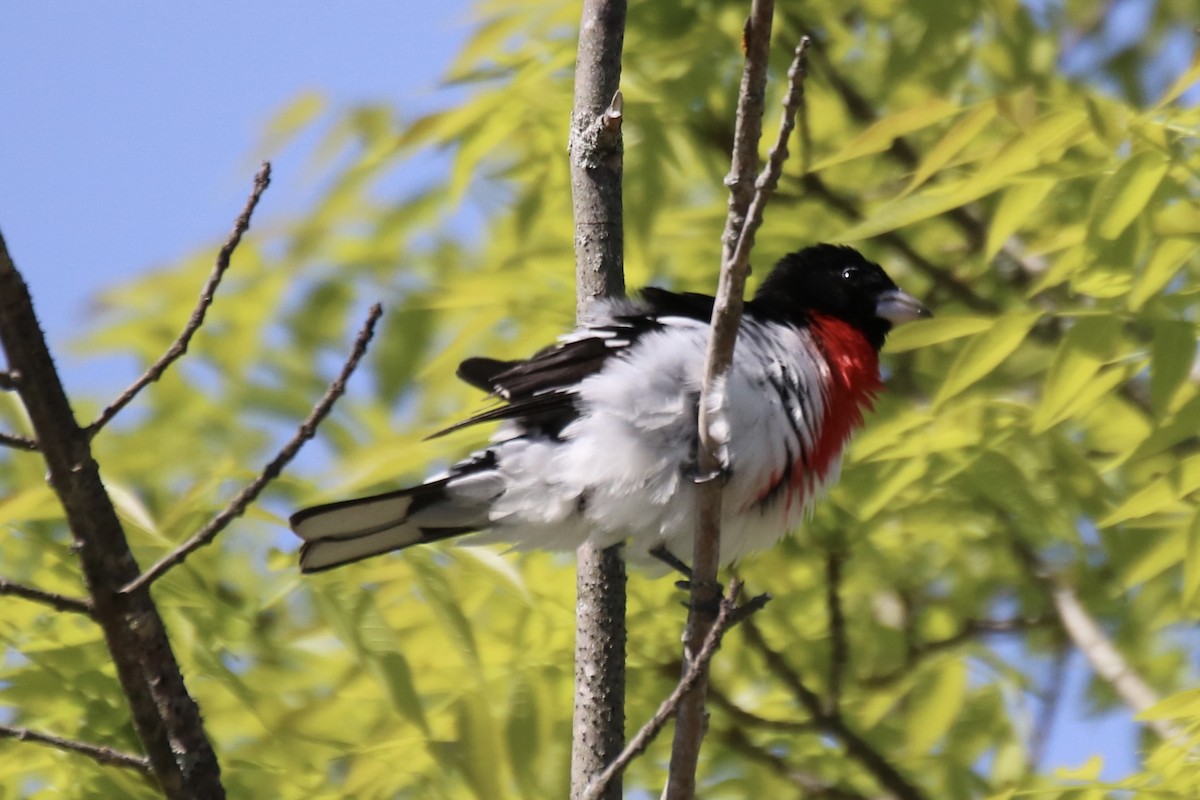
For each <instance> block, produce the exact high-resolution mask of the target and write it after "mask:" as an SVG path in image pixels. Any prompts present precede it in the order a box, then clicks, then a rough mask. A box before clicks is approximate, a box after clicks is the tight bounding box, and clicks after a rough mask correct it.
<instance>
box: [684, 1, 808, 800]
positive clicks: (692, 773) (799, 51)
mask: <svg viewBox="0 0 1200 800" xmlns="http://www.w3.org/2000/svg"><path fill="white" fill-rule="evenodd" d="M774 11H775V6H774V2H773V0H753V2H752V4H751V9H750V18H749V20H748V21H747V24H746V29H745V35H744V41H745V46H746V64H745V68H744V71H743V73H742V85H741V90H740V91H739V94H738V111H737V125H736V129H735V132H734V145H733V157H732V169H731V172H730V175H731V178H730V179H726V182H727V183H729V184H730V200H729V214H728V217H727V219H726V227H725V230H726V235H725V237H724V251H723V256H722V262H721V275H720V279H719V285H718V288H717V297H716V301H715V303H714V304H713V318H712V334H711V336H710V338H709V342H708V352H707V354H706V358H705V366H704V380H703V383H702V386H701V391H700V400H699V437H700V446H699V448H698V453H697V469H698V472H699V474H700V475H701V476H702V479H701V481H700V483H699V486H698V491H697V527H696V535H695V540H694V541H695V543H694V549H693V555H692V582H691V583H692V594H691V604H690V607H689V611H688V621H687V627H686V629H685V631H684V664H685V665H690V664H691V662H692V660H693V657H694V654H695V653H696V652H698V651H699V648H700V647H701V645H702V643H703V642H704V640H705V637H706V634H707V632H708V630H709V629H710V628H711V626H712V625H713V623H714V615H713V608H714V603H715V601H716V599H717V594H718V593H717V590H716V576H717V566H718V564H719V563H720V520H721V489H722V485H721V482H720V480H719V479H718V478H719V476H720V475H721V473H722V471H723V470H724V469H725V456H724V448H725V445H726V441H725V434H724V433H722V434H720V435H717V432H718V431H721V430H723V431H725V432H727V431H728V426H727V425H726V424H724V423H725V421H724V408H723V402H724V401H723V399H722V398H721V394H722V392H721V387H722V385H723V382H724V380H725V376H726V375H727V374H728V372H729V367H730V364H731V363H732V360H733V349H734V345H735V343H736V339H737V329H738V324H739V323H740V321H741V316H742V303H743V301H742V295H743V293H744V291H745V286H746V276H747V275H748V273H749V260H750V250H751V248H752V247H753V245H754V235H755V233H756V231H757V230H758V227H759V225H760V224H761V223H762V213H763V209H764V207H765V205H766V202H767V200H768V199H769V198H770V196H771V194H772V192H773V191H774V189H775V186H776V184H777V183H778V182H779V175H780V173H781V171H782V169H783V162H784V160H785V159H786V158H787V141H788V138H789V137H790V135H791V132H792V130H793V127H794V125H795V116H796V112H797V109H798V107H799V105H800V101H801V98H802V97H803V93H804V76H805V63H806V61H805V58H806V53H807V49H808V44H809V41H808V39H807V38H805V39H804V40H802V41H801V43H800V45H799V46H798V47H797V48H796V51H795V57H794V58H793V60H792V66H791V68H790V69H789V70H788V91H787V95H786V98H785V99H784V103H783V106H784V111H783V116H782V120H781V122H780V127H779V136H778V138H777V140H776V142H775V145H774V147H773V148H772V149H771V152H770V156H769V158H768V163H767V166H766V168H765V169H764V170H763V172H762V173H761V174H760V175H759V176H758V177H757V179H756V180H755V182H754V191H753V194H752V195H751V196H750V198H749V201H748V203H747V201H746V195H745V192H744V176H745V175H747V174H753V172H754V171H756V170H757V164H758V158H757V153H758V137H759V135H760V134H761V131H762V119H761V114H762V97H763V95H764V93H765V84H766V65H767V61H768V56H769V54H770V44H771V20H772V17H773V15H774ZM751 116H754V117H755V119H751ZM730 231H736V238H735V239H733V240H730V238H729V232H730ZM689 668H690V666H689ZM706 678H707V676H706V674H705V673H704V671H703V670H702V671H701V674H700V677H699V679H698V680H697V682H696V688H695V690H694V691H692V692H691V693H690V694H689V695H688V696H687V697H686V698H685V700H684V702H683V703H682V704H681V705H680V708H679V715H678V719H677V721H676V724H675V739H674V742H673V744H672V749H671V767H670V775H669V777H668V783H667V787H666V790H665V792H664V798H666V800H687V798H691V797H693V796H694V795H695V792H696V766H697V764H698V763H699V758H700V743H701V741H702V740H703V738H704V730H705V716H706V714H705V710H704V698H705V690H706V682H707V681H706Z"/></svg>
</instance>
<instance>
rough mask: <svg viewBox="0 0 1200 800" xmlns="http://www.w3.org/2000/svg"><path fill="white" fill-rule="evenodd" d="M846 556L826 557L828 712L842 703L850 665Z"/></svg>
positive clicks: (836, 554) (837, 554)
mask: <svg viewBox="0 0 1200 800" xmlns="http://www.w3.org/2000/svg"><path fill="white" fill-rule="evenodd" d="M844 558H845V556H843V555H842V554H841V553H838V552H834V551H830V552H829V553H828V554H826V556H825V609H826V614H827V615H828V617H829V643H830V644H829V708H830V709H831V710H836V709H837V708H838V707H839V706H840V705H841V700H842V673H843V672H845V670H846V667H847V664H848V662H849V648H848V647H847V642H846V616H845V614H844V613H843V612H842V566H843V560H844Z"/></svg>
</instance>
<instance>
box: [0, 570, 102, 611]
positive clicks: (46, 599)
mask: <svg viewBox="0 0 1200 800" xmlns="http://www.w3.org/2000/svg"><path fill="white" fill-rule="evenodd" d="M0 595H12V596H13V597H20V598H21V599H23V600H29V601H31V602H34V603H41V604H42V605H45V606H50V607H51V608H53V609H54V610H56V611H71V612H73V613H75V614H83V615H84V616H88V617H90V616H92V601H91V600H87V599H84V598H81V597H68V596H67V595H65V594H58V593H57V592H47V591H45V590H44V589H37V588H35V587H33V586H26V585H25V584H23V583H16V582H14V581H10V580H6V579H4V578H0Z"/></svg>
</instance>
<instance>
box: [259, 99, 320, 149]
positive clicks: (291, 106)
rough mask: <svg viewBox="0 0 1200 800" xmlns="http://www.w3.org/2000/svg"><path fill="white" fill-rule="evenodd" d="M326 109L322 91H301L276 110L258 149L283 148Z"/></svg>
mask: <svg viewBox="0 0 1200 800" xmlns="http://www.w3.org/2000/svg"><path fill="white" fill-rule="evenodd" d="M324 110H325V97H324V96H323V95H322V94H321V93H320V92H315V91H308V92H301V93H300V94H299V95H297V96H296V97H295V98H294V99H293V100H291V101H290V102H289V103H288V104H287V105H285V106H284V107H283V108H281V109H280V110H279V111H277V112H275V116H274V117H272V118H271V121H270V122H268V123H267V127H266V129H265V130H264V131H263V132H262V136H261V138H260V139H259V144H258V148H257V149H258V150H261V151H263V152H266V153H276V152H278V151H280V150H282V149H283V148H284V147H286V146H287V144H288V142H290V141H291V140H292V139H293V138H295V136H296V135H297V134H299V133H300V132H301V131H302V130H304V129H305V128H306V127H308V125H309V124H310V123H312V121H313V120H314V119H316V118H317V116H318V115H319V114H320V113H321V112H322V111H324Z"/></svg>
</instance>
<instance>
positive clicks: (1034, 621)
mask: <svg viewBox="0 0 1200 800" xmlns="http://www.w3.org/2000/svg"><path fill="white" fill-rule="evenodd" d="M1050 621H1051V620H1050V618H1048V617H1040V616H1039V617H1016V618H1013V619H968V620H966V621H965V622H964V623H963V627H962V629H961V630H959V631H958V632H957V633H953V634H951V635H949V636H947V637H946V638H944V639H935V640H934V641H932V642H924V643H920V644H918V643H917V642H911V643H910V644H909V647H908V651H907V652H906V653H905V657H904V663H903V665H902V666H901V667H900V668H899V669H895V670H892V671H890V672H885V673H882V674H879V675H871V676H869V677H866V678H861V679H860V680H859V683H861V684H862V685H863V686H865V687H868V688H880V687H883V686H887V685H888V684H891V683H895V682H896V681H898V680H900V679H901V678H903V677H905V676H906V675H909V674H910V673H911V672H912V670H913V667H915V666H916V665H917V662H918V661H920V660H921V659H923V658H928V657H929V656H931V655H934V654H936V653H940V652H942V651H943V650H951V649H953V648H955V647H958V646H959V645H962V644H966V643H967V642H970V641H971V640H973V639H975V638H977V637H979V636H982V635H987V634H1004V633H1016V632H1018V631H1024V630H1029V629H1030V628H1037V627H1041V626H1044V625H1047V624H1049V623H1050Z"/></svg>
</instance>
